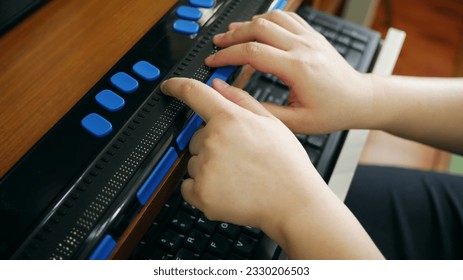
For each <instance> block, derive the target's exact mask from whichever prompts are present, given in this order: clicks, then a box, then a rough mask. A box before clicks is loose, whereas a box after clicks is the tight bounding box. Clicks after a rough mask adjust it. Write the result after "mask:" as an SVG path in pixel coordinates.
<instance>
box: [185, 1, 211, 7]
mask: <svg viewBox="0 0 463 280" xmlns="http://www.w3.org/2000/svg"><path fill="white" fill-rule="evenodd" d="M190 5H191V6H193V7H200V8H212V7H214V5H215V1H214V0H190Z"/></svg>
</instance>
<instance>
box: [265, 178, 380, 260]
mask: <svg viewBox="0 0 463 280" xmlns="http://www.w3.org/2000/svg"><path fill="white" fill-rule="evenodd" d="M305 190H306V191H307V192H306V193H305V194H299V195H298V196H297V197H294V200H293V201H291V202H285V204H284V205H286V206H288V208H289V209H288V212H289V213H288V214H285V215H284V219H283V220H282V221H278V219H277V220H276V222H275V223H274V224H268V225H267V226H266V227H265V228H264V231H265V232H266V233H267V234H268V235H269V236H270V237H271V238H273V239H274V240H275V241H276V242H277V243H278V244H280V246H281V247H282V248H283V250H284V251H285V252H286V254H287V255H288V257H289V258H290V259H383V258H384V257H383V256H382V254H381V252H380V251H379V250H378V249H377V247H376V245H375V244H374V243H373V241H372V240H371V238H370V237H369V236H368V234H367V233H366V232H365V230H364V229H363V227H362V226H361V225H360V223H359V222H358V221H357V219H356V218H355V217H354V216H353V214H352V213H351V212H350V211H349V210H348V208H347V207H346V206H345V205H344V204H343V203H342V202H341V201H340V200H339V199H338V198H337V197H336V196H335V195H334V194H333V193H332V192H331V191H330V189H329V188H328V186H326V184H325V183H324V182H323V180H322V179H321V178H319V179H317V178H312V179H311V180H310V185H309V186H308V187H307V188H305ZM299 201H300V202H301V203H299Z"/></svg>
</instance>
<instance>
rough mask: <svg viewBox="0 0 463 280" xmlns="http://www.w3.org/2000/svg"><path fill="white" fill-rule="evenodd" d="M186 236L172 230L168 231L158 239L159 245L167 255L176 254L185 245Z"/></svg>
mask: <svg viewBox="0 0 463 280" xmlns="http://www.w3.org/2000/svg"><path fill="white" fill-rule="evenodd" d="M184 238H185V236H184V235H181V234H179V233H177V232H175V231H173V230H171V229H168V230H166V231H165V232H163V233H162V234H161V236H160V237H159V239H158V244H159V245H160V246H161V248H162V249H164V250H165V251H166V252H167V253H170V254H175V253H176V252H177V251H178V249H179V248H180V246H181V245H182V243H183V239H184Z"/></svg>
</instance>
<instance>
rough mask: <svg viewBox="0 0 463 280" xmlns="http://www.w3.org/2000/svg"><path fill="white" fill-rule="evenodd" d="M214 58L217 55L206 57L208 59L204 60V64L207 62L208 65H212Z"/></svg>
mask: <svg viewBox="0 0 463 280" xmlns="http://www.w3.org/2000/svg"><path fill="white" fill-rule="evenodd" d="M214 56H215V54H211V55H210V56H208V57H206V59H205V60H204V62H205V63H206V64H209V63H211V62H212V60H213V59H214Z"/></svg>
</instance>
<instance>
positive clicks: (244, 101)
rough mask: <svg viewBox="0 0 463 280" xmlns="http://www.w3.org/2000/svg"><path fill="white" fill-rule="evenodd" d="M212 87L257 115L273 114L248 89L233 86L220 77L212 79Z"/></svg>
mask: <svg viewBox="0 0 463 280" xmlns="http://www.w3.org/2000/svg"><path fill="white" fill-rule="evenodd" d="M212 87H213V88H214V89H215V90H216V91H218V92H219V93H220V94H221V95H223V96H224V97H225V98H226V99H228V100H230V101H231V102H233V103H235V104H237V105H239V106H240V107H242V108H244V109H247V110H249V111H251V112H253V113H255V114H257V115H262V116H271V115H272V114H271V113H270V112H269V111H267V109H265V108H264V107H263V106H262V104H260V103H259V101H257V100H255V99H254V98H253V97H252V96H250V95H249V93H247V92H246V91H244V90H242V89H239V88H237V87H234V86H231V85H229V84H227V83H226V82H224V81H222V80H220V79H214V80H213V81H212Z"/></svg>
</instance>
